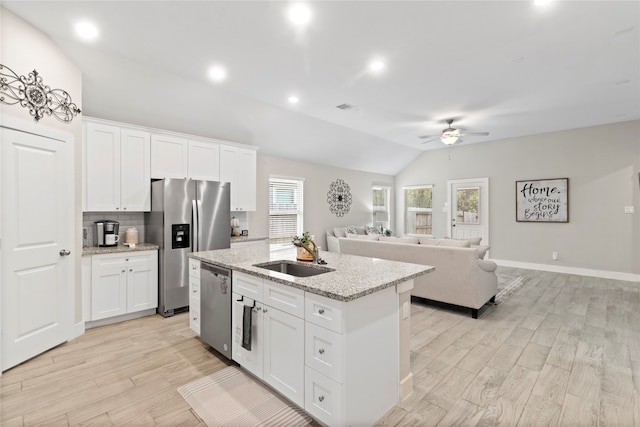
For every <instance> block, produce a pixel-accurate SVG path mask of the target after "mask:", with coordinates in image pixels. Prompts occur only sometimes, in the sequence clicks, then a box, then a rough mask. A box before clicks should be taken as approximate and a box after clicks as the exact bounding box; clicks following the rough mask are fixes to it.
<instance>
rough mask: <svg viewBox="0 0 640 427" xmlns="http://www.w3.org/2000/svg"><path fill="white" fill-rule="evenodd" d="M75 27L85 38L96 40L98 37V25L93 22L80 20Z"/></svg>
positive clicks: (77, 32)
mask: <svg viewBox="0 0 640 427" xmlns="http://www.w3.org/2000/svg"><path fill="white" fill-rule="evenodd" d="M75 29H76V34H77V35H78V36H80V37H82V38H83V39H85V40H94V39H96V38H97V37H98V27H96V26H95V25H94V24H92V23H91V22H87V21H83V22H78V23H77V24H76V26H75Z"/></svg>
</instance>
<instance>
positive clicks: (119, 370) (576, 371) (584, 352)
mask: <svg viewBox="0 0 640 427" xmlns="http://www.w3.org/2000/svg"><path fill="white" fill-rule="evenodd" d="M514 272H515V273H517V274H523V275H525V277H526V278H525V280H526V281H527V283H526V284H525V286H524V287H523V288H522V289H520V290H519V291H518V292H516V293H515V294H513V295H512V296H511V297H510V298H509V299H508V300H507V301H506V302H504V303H503V304H501V305H499V306H486V308H485V309H484V310H483V311H481V313H480V318H479V319H478V320H473V319H471V317H470V315H469V313H468V312H466V311H465V312H460V311H456V310H453V309H450V308H448V309H447V308H439V307H434V306H429V305H426V304H424V303H421V302H415V301H414V302H413V304H412V339H411V350H412V352H411V363H412V371H413V373H414V376H415V387H414V393H413V394H412V395H411V396H410V397H409V398H408V399H406V400H405V401H403V402H401V403H400V404H398V405H397V406H396V407H395V408H393V409H392V410H391V411H390V412H389V413H388V414H387V415H386V416H385V417H384V418H383V419H381V420H380V421H379V423H378V425H379V426H396V425H397V426H410V425H416V426H432V425H441V426H486V425H506V426H538V425H540V426H542V425H544V426H546V425H549V426H555V425H558V426H578V425H585V426H586V425H594V426H595V425H601V426H609V425H619V426H640V285H638V284H637V283H631V282H622V281H614V280H606V279H596V278H591V277H581V276H572V275H563V274H556V273H544V272H532V271H527V270H522V271H515V270H514V271H511V272H510V273H512V274H514ZM225 366H227V363H225V362H224V361H221V360H220V359H219V358H218V357H217V356H216V354H215V352H213V351H212V350H210V349H208V346H207V345H206V344H204V343H203V342H202V341H200V339H198V338H197V337H195V335H194V334H193V332H192V331H191V330H190V329H189V327H188V317H187V314H186V313H184V314H179V315H176V316H174V317H172V318H167V319H165V318H162V317H160V316H151V317H146V318H143V319H137V320H133V321H129V322H125V323H120V324H117V325H109V326H104V327H100V328H95V329H90V330H88V331H87V332H86V333H85V334H84V335H82V336H81V337H79V338H77V339H75V340H73V341H72V342H69V343H67V344H64V345H62V346H60V347H58V348H55V349H53V350H51V351H49V352H47V353H44V354H42V355H40V356H38V357H37V358H35V359H33V360H31V361H28V362H26V363H24V364H22V365H20V366H17V367H15V368H13V369H11V370H9V371H7V372H5V373H4V374H3V376H2V377H0V424H1V425H2V426H3V427H4V426H14V425H15V426H21V425H53V426H65V425H96V426H109V425H118V426H131V425H150V426H152V425H166V426H191V425H195V426H199V425H202V423H201V421H200V420H199V419H198V417H197V416H196V415H195V414H194V413H193V412H192V411H191V409H190V408H189V406H188V405H187V404H186V402H185V401H184V400H183V399H182V398H181V397H180V395H179V394H178V393H177V391H176V388H177V387H178V386H180V385H182V384H184V383H187V382H189V381H192V380H194V379H197V378H200V377H202V376H204V375H207V374H209V373H211V372H214V371H216V370H219V369H222V368H223V367H225Z"/></svg>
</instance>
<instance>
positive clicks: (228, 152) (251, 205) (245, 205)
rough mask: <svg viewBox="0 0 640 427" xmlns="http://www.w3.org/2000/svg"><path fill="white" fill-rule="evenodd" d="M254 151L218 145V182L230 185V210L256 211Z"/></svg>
mask: <svg viewBox="0 0 640 427" xmlns="http://www.w3.org/2000/svg"><path fill="white" fill-rule="evenodd" d="M256 162H257V155H256V151H255V150H252V149H248V148H241V147H235V146H230V145H220V181H225V182H230V183H231V210H232V211H255V210H256V164H257V163H256Z"/></svg>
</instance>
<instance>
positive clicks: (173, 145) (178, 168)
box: [151, 134, 189, 179]
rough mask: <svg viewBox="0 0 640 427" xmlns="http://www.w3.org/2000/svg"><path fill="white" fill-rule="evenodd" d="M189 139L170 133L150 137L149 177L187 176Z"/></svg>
mask: <svg viewBox="0 0 640 427" xmlns="http://www.w3.org/2000/svg"><path fill="white" fill-rule="evenodd" d="M188 159H189V140H187V139H186V138H180V137H176V136H171V135H162V134H153V136H152V137H151V178H154V179H162V178H187V177H188V172H187V168H188V167H189V161H188Z"/></svg>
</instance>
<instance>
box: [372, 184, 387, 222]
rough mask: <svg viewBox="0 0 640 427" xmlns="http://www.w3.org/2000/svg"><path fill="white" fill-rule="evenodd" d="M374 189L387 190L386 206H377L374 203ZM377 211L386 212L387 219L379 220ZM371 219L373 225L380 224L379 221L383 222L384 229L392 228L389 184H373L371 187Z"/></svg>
mask: <svg viewBox="0 0 640 427" xmlns="http://www.w3.org/2000/svg"><path fill="white" fill-rule="evenodd" d="M374 190H385V200H384V206H375V205H374V204H373V191H374ZM377 212H386V213H387V221H377V220H376V213H377ZM371 221H372V225H374V226H378V225H380V224H379V223H381V222H382V223H383V224H382V227H383V228H384V229H388V228H391V187H390V186H388V185H375V184H374V185H373V186H372V187H371Z"/></svg>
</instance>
